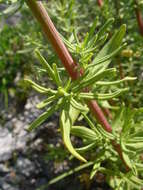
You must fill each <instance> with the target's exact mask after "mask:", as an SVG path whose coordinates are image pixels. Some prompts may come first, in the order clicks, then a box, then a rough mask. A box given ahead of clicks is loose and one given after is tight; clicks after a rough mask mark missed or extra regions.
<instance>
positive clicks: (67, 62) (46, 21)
mask: <svg viewBox="0 0 143 190" xmlns="http://www.w3.org/2000/svg"><path fill="white" fill-rule="evenodd" d="M26 3H27V5H28V6H29V8H30V9H31V11H32V13H33V14H34V16H35V18H36V19H37V20H38V21H39V23H40V24H41V27H42V29H43V31H44V33H45V35H46V37H47V38H48V39H49V40H50V42H51V44H52V45H53V48H54V49H55V51H56V53H57V54H58V56H59V58H60V60H61V62H62V63H63V65H64V66H65V68H66V70H67V71H68V73H69V75H70V76H71V78H72V79H73V80H75V79H78V77H79V76H80V75H81V73H79V72H78V69H77V64H76V63H75V61H74V60H73V59H72V57H71V55H70V53H69V52H68V50H67V48H66V47H65V45H64V43H63V42H62V40H61V38H60V35H59V33H58V32H57V30H56V28H55V26H54V24H53V23H52V21H51V19H50V18H49V16H48V13H47V11H46V10H45V8H44V6H43V4H42V3H41V2H36V1H35V0H27V1H26ZM87 104H88V106H89V108H90V110H91V112H92V113H93V114H94V115H95V117H96V118H97V120H98V121H99V122H100V124H101V125H102V126H103V128H104V129H105V130H106V131H107V132H110V133H112V128H111V126H110V124H109V123H108V121H107V119H106V117H105V116H104V114H103V112H102V110H101V108H100V107H99V105H98V104H97V102H96V101H95V100H94V101H89V102H88V103H87ZM118 146H119V147H118V151H117V152H118V153H119V156H120V155H122V151H121V147H120V145H118ZM120 158H121V159H123V158H122V156H120ZM123 161H124V160H123Z"/></svg>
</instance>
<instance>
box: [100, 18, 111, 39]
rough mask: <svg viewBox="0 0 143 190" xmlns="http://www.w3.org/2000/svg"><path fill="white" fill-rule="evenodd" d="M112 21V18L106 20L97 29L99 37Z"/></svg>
mask: <svg viewBox="0 0 143 190" xmlns="http://www.w3.org/2000/svg"><path fill="white" fill-rule="evenodd" d="M113 22H114V18H110V19H108V20H107V21H106V23H105V24H104V25H103V26H102V27H101V28H100V30H99V31H98V33H97V34H98V38H100V37H101V36H102V35H103V34H104V33H105V31H106V30H107V28H108V27H109V26H110V25H111V24H112V23H113Z"/></svg>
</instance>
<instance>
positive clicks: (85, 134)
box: [71, 126, 98, 142]
mask: <svg viewBox="0 0 143 190" xmlns="http://www.w3.org/2000/svg"><path fill="white" fill-rule="evenodd" d="M71 133H72V134H73V135H75V136H78V137H80V138H82V139H86V140H88V141H89V142H95V141H97V139H98V137H97V135H96V133H95V132H94V131H93V130H91V129H88V128H87V127H84V126H72V128H71Z"/></svg>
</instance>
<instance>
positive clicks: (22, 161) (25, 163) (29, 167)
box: [16, 157, 36, 177]
mask: <svg viewBox="0 0 143 190" xmlns="http://www.w3.org/2000/svg"><path fill="white" fill-rule="evenodd" d="M16 169H17V171H18V173H20V174H22V175H24V176H26V177H29V176H30V175H31V173H32V172H36V168H35V165H34V163H33V162H31V161H30V160H29V159H27V158H23V157H20V158H18V160H17V162H16Z"/></svg>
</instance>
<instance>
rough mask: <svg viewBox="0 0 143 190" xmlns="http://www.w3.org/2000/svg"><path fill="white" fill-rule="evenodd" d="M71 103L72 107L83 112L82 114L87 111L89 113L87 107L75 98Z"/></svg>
mask: <svg viewBox="0 0 143 190" xmlns="http://www.w3.org/2000/svg"><path fill="white" fill-rule="evenodd" d="M70 103H71V105H72V106H73V107H74V108H75V109H77V110H79V111H81V112H86V111H88V108H87V106H83V105H82V104H80V103H78V102H77V101H76V100H75V99H74V98H71V101H70Z"/></svg>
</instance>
